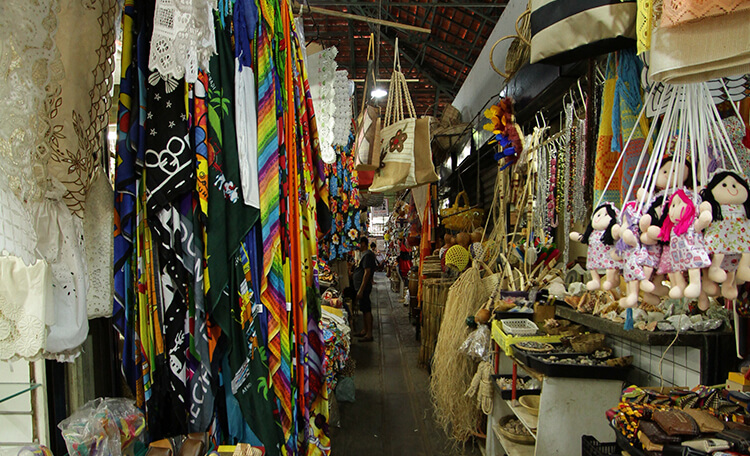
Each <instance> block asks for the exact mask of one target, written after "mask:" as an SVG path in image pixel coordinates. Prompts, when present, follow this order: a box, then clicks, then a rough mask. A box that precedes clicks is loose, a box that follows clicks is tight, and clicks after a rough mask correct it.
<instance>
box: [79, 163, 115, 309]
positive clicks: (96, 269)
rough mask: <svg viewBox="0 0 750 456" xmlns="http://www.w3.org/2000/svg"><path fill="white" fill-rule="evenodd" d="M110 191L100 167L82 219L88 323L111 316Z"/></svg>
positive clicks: (111, 214)
mask: <svg viewBox="0 0 750 456" xmlns="http://www.w3.org/2000/svg"><path fill="white" fill-rule="evenodd" d="M113 201H114V191H113V190H112V186H111V185H110V183H109V180H108V179H107V176H106V175H105V174H104V171H103V170H102V168H101V167H99V168H97V170H96V172H95V173H94V179H93V181H92V182H91V188H89V192H88V195H86V212H85V213H84V216H83V238H84V241H85V247H86V263H87V267H88V278H89V287H88V290H87V292H86V308H87V315H88V318H89V319H92V318H100V317H109V316H111V315H112V303H113V295H114V271H113V270H112V263H113V261H114V235H113V230H114V206H113V204H112V202H113Z"/></svg>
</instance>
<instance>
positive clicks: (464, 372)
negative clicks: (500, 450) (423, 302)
mask: <svg viewBox="0 0 750 456" xmlns="http://www.w3.org/2000/svg"><path fill="white" fill-rule="evenodd" d="M487 296H488V293H487V291H486V288H485V287H484V286H483V283H482V278H481V275H480V272H479V267H478V266H474V267H471V268H469V269H468V270H466V271H465V272H464V273H463V274H462V275H461V276H460V277H459V278H458V280H456V282H455V283H454V284H453V285H452V286H451V287H450V290H449V291H448V298H447V300H446V303H445V310H444V315H443V323H442V325H441V327H440V332H439V333H438V340H437V346H436V348H435V354H434V356H433V358H432V378H431V380H430V395H431V396H432V401H433V404H434V406H435V414H436V420H437V422H438V424H439V425H440V426H442V428H443V430H444V431H445V433H446V434H447V435H448V436H450V437H451V438H453V439H455V440H457V441H459V442H465V441H467V440H468V439H469V438H470V437H471V436H472V435H473V434H474V432H475V431H476V430H477V423H478V422H479V419H480V411H479V410H477V408H476V402H475V400H473V399H472V398H469V397H466V396H465V395H464V393H465V392H466V390H467V389H468V388H469V386H470V385H471V380H472V378H473V376H474V373H475V372H476V368H477V362H476V361H474V360H472V359H471V358H469V357H468V356H465V355H463V354H460V353H458V349H459V347H460V346H461V344H462V343H463V342H464V341H465V340H466V337H468V335H469V333H470V332H471V330H470V329H469V327H468V326H466V317H468V316H469V315H474V314H475V313H476V311H477V310H478V309H479V308H480V307H482V305H483V304H484V303H485V301H486V300H487Z"/></svg>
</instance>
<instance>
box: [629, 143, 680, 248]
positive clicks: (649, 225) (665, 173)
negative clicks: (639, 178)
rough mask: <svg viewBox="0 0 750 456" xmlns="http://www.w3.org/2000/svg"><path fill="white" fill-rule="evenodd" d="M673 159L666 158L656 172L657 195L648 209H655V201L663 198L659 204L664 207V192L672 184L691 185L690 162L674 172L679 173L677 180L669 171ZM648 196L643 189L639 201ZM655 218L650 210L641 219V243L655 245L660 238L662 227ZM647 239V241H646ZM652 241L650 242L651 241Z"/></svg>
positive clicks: (649, 203)
mask: <svg viewBox="0 0 750 456" xmlns="http://www.w3.org/2000/svg"><path fill="white" fill-rule="evenodd" d="M672 166H673V165H672V157H664V159H662V161H661V165H659V170H658V171H657V172H656V182H655V183H654V185H655V186H656V189H657V191H656V193H654V195H653V196H652V197H651V200H650V201H649V202H648V205H647V206H646V207H649V208H651V207H653V206H654V205H655V201H656V200H657V199H658V198H659V197H662V200H661V202H660V203H659V204H658V206H659V207H661V206H662V205H663V201H664V200H663V196H664V191H665V189H666V188H667V186H668V185H669V184H670V183H672V184H673V186H674V187H676V188H680V187H684V186H687V185H689V183H690V182H691V181H692V172H691V169H690V162H688V161H686V162H685V163H684V164H683V165H682V169H677V168H676V169H674V170H672V174H674V173H677V176H676V179H675V176H671V179H670V175H669V171H670V169H671V168H672ZM675 180H676V182H677V185H674V182H675ZM645 195H646V189H645V188H641V189H640V190H638V199H639V200H641V201H642V200H643V199H644V198H645ZM660 218H661V217H659V218H656V217H654V216H653V213H652V212H651V211H650V210H647V211H646V212H645V213H644V214H643V216H642V217H641V220H640V221H639V222H638V225H639V227H640V228H641V233H642V234H641V242H643V243H646V244H649V243H650V244H652V245H653V244H654V243H655V242H656V240H657V238H658V237H659V233H660V232H661V226H658V224H656V225H655V224H654V223H656V222H657V221H658V220H659V219H660ZM644 237H645V239H644ZM649 239H650V241H649Z"/></svg>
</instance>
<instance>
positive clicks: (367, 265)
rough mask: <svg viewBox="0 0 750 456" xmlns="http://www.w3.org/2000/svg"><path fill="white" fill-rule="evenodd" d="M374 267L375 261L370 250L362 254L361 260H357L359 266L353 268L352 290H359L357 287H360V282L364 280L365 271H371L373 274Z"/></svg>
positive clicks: (375, 265) (373, 254)
mask: <svg viewBox="0 0 750 456" xmlns="http://www.w3.org/2000/svg"><path fill="white" fill-rule="evenodd" d="M376 267H377V260H376V258H375V253H373V251H372V250H367V251H365V252H363V253H362V258H361V259H360V260H359V264H358V265H357V267H356V268H354V276H353V280H354V288H356V289H357V290H359V287H361V286H362V280H363V279H364V278H365V269H372V272H373V274H374V273H375V268H376Z"/></svg>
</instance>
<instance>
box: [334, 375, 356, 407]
mask: <svg viewBox="0 0 750 456" xmlns="http://www.w3.org/2000/svg"><path fill="white" fill-rule="evenodd" d="M354 396H355V388H354V378H353V377H344V378H342V379H341V380H339V383H338V385H336V400H338V401H339V402H354V400H355V397H354Z"/></svg>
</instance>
